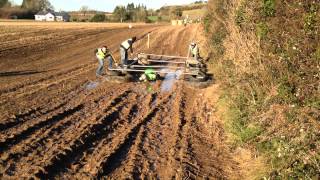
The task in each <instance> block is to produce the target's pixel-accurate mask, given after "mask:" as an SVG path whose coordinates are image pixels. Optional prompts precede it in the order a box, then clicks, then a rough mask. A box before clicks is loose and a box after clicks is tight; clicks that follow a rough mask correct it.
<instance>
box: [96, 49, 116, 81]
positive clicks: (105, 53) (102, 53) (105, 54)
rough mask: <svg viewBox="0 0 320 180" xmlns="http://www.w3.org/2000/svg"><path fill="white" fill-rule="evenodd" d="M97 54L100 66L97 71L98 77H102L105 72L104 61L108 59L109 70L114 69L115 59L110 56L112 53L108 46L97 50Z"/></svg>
mask: <svg viewBox="0 0 320 180" xmlns="http://www.w3.org/2000/svg"><path fill="white" fill-rule="evenodd" d="M95 54H96V57H97V59H98V62H99V66H98V69H97V71H96V75H97V76H102V75H103V72H104V61H105V59H108V67H109V69H112V66H113V62H114V59H113V58H112V56H111V54H110V51H109V49H108V47H107V46H102V47H101V48H98V49H96V50H95Z"/></svg>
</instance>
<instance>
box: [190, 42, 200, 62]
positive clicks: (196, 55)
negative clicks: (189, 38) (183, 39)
mask: <svg viewBox="0 0 320 180" xmlns="http://www.w3.org/2000/svg"><path fill="white" fill-rule="evenodd" d="M190 54H191V57H193V58H194V59H195V60H197V61H199V58H200V51H199V47H198V45H197V44H196V43H194V42H192V43H191V44H190V46H189V50H188V56H187V57H188V58H189V57H190Z"/></svg>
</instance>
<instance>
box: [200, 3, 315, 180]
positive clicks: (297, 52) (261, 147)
mask: <svg viewBox="0 0 320 180" xmlns="http://www.w3.org/2000/svg"><path fill="white" fill-rule="evenodd" d="M208 8H209V10H208V14H207V16H206V18H205V22H204V26H205V29H206V32H207V37H208V39H207V41H208V45H209V46H210V47H211V61H210V63H211V69H212V71H213V72H214V74H215V77H216V79H217V80H218V82H219V84H220V87H221V93H220V101H219V103H218V105H217V109H218V112H219V115H220V118H221V119H222V120H223V122H224V128H225V130H226V131H227V133H229V141H230V145H231V147H232V148H233V149H234V156H235V157H236V158H238V159H239V166H240V167H242V173H243V174H245V175H246V177H247V178H248V179H261V178H263V177H265V178H267V179H269V178H271V179H305V178H306V179H319V174H320V168H319V167H320V154H319V152H320V121H319V119H320V112H319V109H320V89H319V88H320V85H319V82H320V81H319V78H320V74H319V72H320V69H319V68H320V66H319V62H320V35H319V32H320V3H319V1H318V0H316V1H303V0H296V1H290V0H284V1H275V0H263V1H260V0H253V1H249V0H229V1H223V0H217V1H213V0H211V1H209V5H208ZM241 152H247V153H245V154H249V158H248V157H244V155H243V153H241Z"/></svg>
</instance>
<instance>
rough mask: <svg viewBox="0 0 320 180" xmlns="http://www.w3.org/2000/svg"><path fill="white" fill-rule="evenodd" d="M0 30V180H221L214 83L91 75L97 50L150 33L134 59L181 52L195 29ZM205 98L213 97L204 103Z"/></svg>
mask: <svg viewBox="0 0 320 180" xmlns="http://www.w3.org/2000/svg"><path fill="white" fill-rule="evenodd" d="M61 26H63V24H54V25H50V26H46V25H45V24H37V25H32V23H31V24H30V23H27V24H24V25H21V26H17V25H14V24H10V26H9V25H8V24H5V23H2V24H1V23H0V85H1V86H0V132H1V133H0V178H1V179H8V178H18V177H19V178H22V177H26V178H30V177H34V178H43V179H48V178H56V179H61V178H64V179H71V178H72V179H75V178H76V179H94V178H103V177H108V178H113V179H124V178H130V179H132V178H134V179H143V178H160V179H173V178H177V179H195V178H210V179H229V178H232V177H233V176H234V175H235V173H234V172H235V171H237V164H236V163H235V162H234V161H233V160H232V158H231V156H230V153H229V151H228V150H227V149H228V148H227V147H225V145H224V132H223V129H222V125H221V123H220V122H219V121H218V120H217V119H215V118H214V116H213V113H214V107H213V102H214V95H212V93H210V92H212V91H214V86H213V87H211V88H208V89H201V90H200V89H196V88H192V87H189V86H188V85H186V84H185V83H184V82H180V81H179V82H176V83H175V85H174V86H173V87H172V89H171V90H170V91H161V86H162V82H161V81H157V82H156V83H153V84H144V83H135V82H131V83H112V82H108V81H103V80H97V79H96V78H95V69H96V67H97V62H96V60H95V57H94V55H93V51H94V49H95V48H97V47H99V46H101V45H108V46H109V47H110V48H111V50H112V52H113V53H114V54H115V57H116V58H118V57H119V56H118V54H119V52H118V47H119V43H120V42H122V41H123V40H125V39H126V38H128V37H131V36H134V35H135V36H142V35H144V34H146V33H147V32H151V48H150V49H147V48H146V40H145V39H143V40H140V41H139V42H138V43H137V44H136V45H135V47H134V50H135V51H136V52H147V53H156V54H167V55H182V56H185V55H186V52H187V46H188V43H190V41H192V40H198V41H200V42H201V38H202V34H201V31H202V30H201V27H200V26H197V25H193V26H189V27H186V28H185V27H174V26H152V25H149V26H146V25H138V26H134V28H133V29H128V28H127V27H126V26H121V25H112V26H111V25H110V26H107V25H104V26H103V25H94V24H93V25H90V24H89V25H88V24H86V25H82V26H80V25H79V26H77V25H74V26H69V27H68V28H61ZM212 97H213V99H212Z"/></svg>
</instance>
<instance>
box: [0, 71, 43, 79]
mask: <svg viewBox="0 0 320 180" xmlns="http://www.w3.org/2000/svg"><path fill="white" fill-rule="evenodd" d="M43 72H47V71H34V70H26V71H9V72H0V77H9V76H27V75H32V74H39V73H43Z"/></svg>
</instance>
